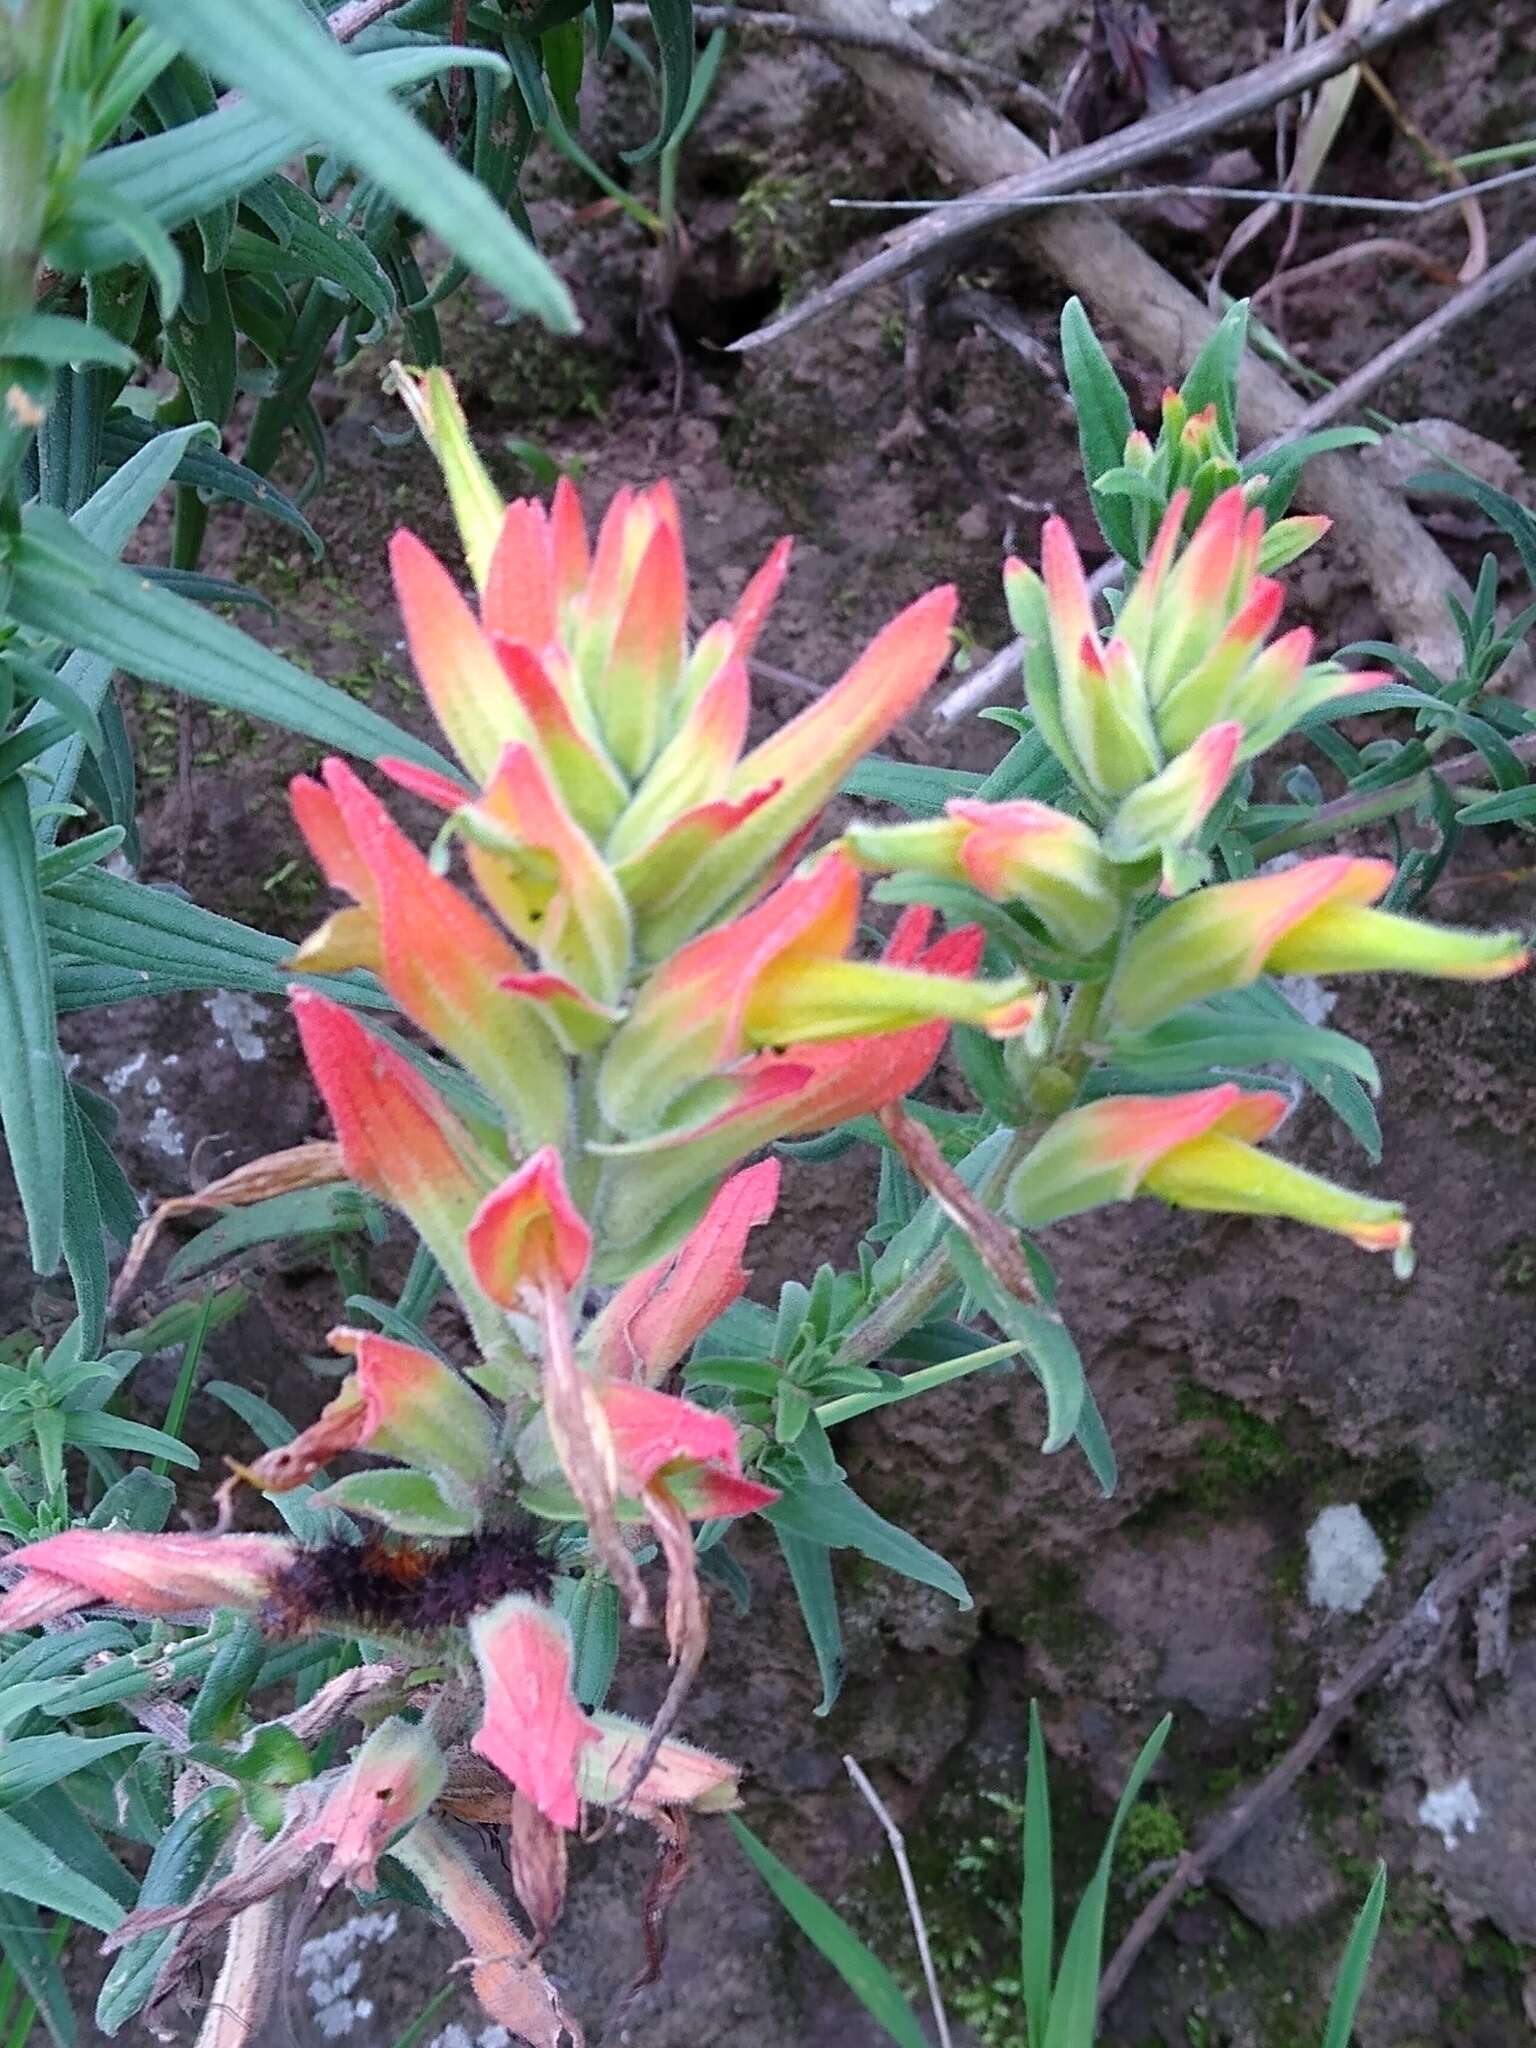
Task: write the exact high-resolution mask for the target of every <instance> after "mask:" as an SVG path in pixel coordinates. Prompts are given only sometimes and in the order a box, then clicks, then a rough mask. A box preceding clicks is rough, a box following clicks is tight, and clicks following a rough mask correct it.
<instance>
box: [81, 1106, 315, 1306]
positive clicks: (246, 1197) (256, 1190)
mask: <svg viewBox="0 0 1536 2048" xmlns="http://www.w3.org/2000/svg"><path fill="white" fill-rule="evenodd" d="M346 1178H347V1170H346V1168H345V1166H344V1165H343V1164H342V1159H341V1147H340V1146H339V1145H336V1144H332V1143H331V1142H330V1141H329V1140H324V1139H315V1140H314V1141H313V1142H311V1143H309V1144H306V1145H291V1146H289V1147H288V1149H287V1150H286V1151H284V1152H268V1153H265V1154H264V1155H263V1156H262V1157H261V1158H260V1159H252V1160H248V1161H247V1162H246V1164H245V1165H244V1166H237V1167H236V1168H235V1170H234V1171H233V1173H226V1174H225V1175H224V1176H223V1177H222V1179H219V1180H211V1181H210V1182H209V1183H208V1185H207V1187H205V1188H200V1189H199V1190H198V1191H197V1193H196V1194H191V1195H172V1197H171V1198H170V1200H169V1201H168V1202H162V1203H161V1204H160V1206H159V1207H158V1208H157V1209H156V1210H155V1211H154V1212H153V1214H152V1215H149V1216H147V1217H146V1218H145V1219H144V1221H143V1222H142V1223H141V1224H140V1225H139V1227H138V1229H137V1230H136V1231H135V1232H134V1233H133V1242H132V1244H130V1245H129V1247H128V1256H127V1258H126V1259H124V1261H123V1270H122V1271H121V1272H120V1273H119V1274H118V1276H117V1284H116V1286H115V1287H114V1288H113V1289H112V1302H111V1306H112V1307H113V1308H114V1309H115V1308H120V1307H121V1306H122V1304H123V1303H124V1302H125V1301H126V1300H128V1298H129V1297H130V1295H132V1293H133V1291H134V1288H135V1286H136V1284H137V1282H138V1277H139V1274H140V1272H141V1271H142V1270H143V1266H144V1261H145V1260H146V1259H147V1258H148V1257H149V1254H150V1253H151V1251H152V1250H153V1249H154V1246H155V1240H156V1238H158V1236H159V1235H160V1230H161V1226H162V1225H163V1224H165V1223H168V1222H169V1221H170V1220H171V1218H172V1217H174V1216H187V1215H190V1214H192V1213H193V1212H194V1211H196V1210H198V1209H244V1208H249V1206H250V1205H251V1203H252V1202H265V1201H267V1200H269V1199H270V1198H271V1197H272V1196H273V1195H291V1194H295V1193H297V1191H298V1190H299V1189H301V1188H318V1187H325V1186H327V1185H329V1184H330V1183H331V1182H333V1181H338V1180H345V1179H346Z"/></svg>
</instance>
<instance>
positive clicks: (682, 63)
mask: <svg viewBox="0 0 1536 2048" xmlns="http://www.w3.org/2000/svg"><path fill="white" fill-rule="evenodd" d="M647 4H648V6H649V7H650V11H651V27H652V28H653V29H654V30H655V32H656V50H657V54H658V56H659V57H660V59H661V115H660V122H659V125H658V127H657V130H656V133H655V135H653V136H652V138H651V140H650V141H649V142H648V143H646V145H645V147H644V148H643V149H636V150H626V151H625V156H626V159H627V161H628V162H630V163H636V164H643V163H649V162H650V160H651V158H652V157H654V156H655V155H657V154H658V152H659V151H660V149H661V147H662V145H663V143H665V142H667V141H669V140H670V138H671V135H672V131H673V130H674V129H675V128H676V126H677V124H678V122H679V121H680V120H681V119H682V116H683V109H684V108H685V107H686V106H687V104H688V88H689V86H690V85H691V84H692V81H693V0H647Z"/></svg>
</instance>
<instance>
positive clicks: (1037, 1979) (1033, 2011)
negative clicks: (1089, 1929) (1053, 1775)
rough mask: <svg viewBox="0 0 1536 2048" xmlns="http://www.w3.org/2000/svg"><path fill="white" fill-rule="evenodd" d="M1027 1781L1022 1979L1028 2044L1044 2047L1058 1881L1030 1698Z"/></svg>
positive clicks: (1040, 1740) (1040, 1741)
mask: <svg viewBox="0 0 1536 2048" xmlns="http://www.w3.org/2000/svg"><path fill="white" fill-rule="evenodd" d="M1027 1768H1028V1775H1027V1776H1026V1778H1025V1780H1024V1894H1023V1898H1022V1899H1021V1901H1020V1905H1019V1984H1020V1988H1021V1990H1022V1992H1023V1997H1024V2016H1025V2023H1026V2025H1027V2027H1028V2029H1029V2043H1028V2048H1041V2044H1042V2043H1043V2041H1044V2039H1045V2025H1046V2021H1047V2019H1048V2018H1049V2016H1050V2010H1051V1970H1052V1967H1053V1964H1054V1961H1055V1952H1056V1880H1055V1875H1054V1873H1053V1871H1052V1869H1051V1785H1050V1779H1049V1776H1048V1775H1047V1771H1046V1762H1045V1737H1044V1736H1043V1735H1042V1733H1041V1730H1040V1708H1039V1705H1038V1703H1037V1702H1036V1701H1034V1700H1031V1701H1030V1703H1029V1763H1028V1767H1027Z"/></svg>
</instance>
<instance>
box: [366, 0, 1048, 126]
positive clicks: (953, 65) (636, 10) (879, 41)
mask: <svg viewBox="0 0 1536 2048" xmlns="http://www.w3.org/2000/svg"><path fill="white" fill-rule="evenodd" d="M367 4H374V0H367ZM388 4H389V5H391V6H396V5H398V4H399V0H388ZM613 18H614V20H615V21H619V22H631V21H649V20H650V19H651V10H650V8H649V7H646V6H643V5H641V4H640V0H620V5H619V6H617V7H615V8H614V10H613ZM693 19H694V22H695V24H696V25H697V26H698V27H699V28H732V29H761V30H766V31H767V32H769V33H770V34H773V35H782V36H792V37H794V38H795V39H796V40H798V41H800V42H806V43H829V44H832V45H834V46H835V45H838V44H841V45H842V46H843V47H844V48H847V49H854V50H877V51H879V52H880V54H881V55H882V56H887V57H896V58H898V59H900V61H901V62H902V63H904V64H916V65H917V66H918V67H919V68H920V69H921V70H924V71H931V72H933V74H934V75H935V77H938V78H952V79H955V80H957V81H959V82H960V83H961V84H964V85H979V86H984V87H986V89H987V90H988V91H989V92H999V93H1002V94H1003V95H1004V96H1005V97H1007V98H1010V99H1016V100H1017V101H1018V102H1019V103H1020V105H1021V106H1025V107H1028V108H1029V110H1030V111H1031V113H1034V114H1037V115H1038V116H1039V117H1040V119H1041V120H1042V121H1043V122H1044V123H1045V124H1046V126H1047V127H1048V128H1053V129H1054V128H1060V127H1062V126H1063V119H1062V113H1061V109H1060V108H1059V107H1058V106H1057V104H1056V102H1055V101H1054V100H1053V99H1052V98H1051V96H1050V94H1049V93H1045V92H1042V91H1041V90H1040V88H1039V86H1037V85H1031V84H1030V83H1029V82H1028V80H1027V79H1023V78H1020V77H1018V76H1017V75H1016V74H1015V73H1014V72H1011V71H1005V70H1004V69H1003V67H1002V66H1001V65H1000V64H987V63H985V62H983V60H982V59H981V58H980V57H961V56H957V55H956V54H955V52H954V51H952V50H940V49H937V48H936V47H935V46H934V45H932V44H927V43H925V44H924V45H922V46H921V47H917V46H914V44H913V43H912V41H911V39H910V38H909V37H907V36H904V35H902V33H901V32H900V30H899V29H891V30H889V31H887V32H883V33H882V31H881V30H879V29H872V28H871V29H842V28H832V27H829V26H828V25H827V24H826V23H824V22H817V21H805V20H803V19H802V18H801V17H800V16H799V15H798V14H779V13H775V12H773V11H772V10H770V9H768V8H766V7H695V8H694V10H693Z"/></svg>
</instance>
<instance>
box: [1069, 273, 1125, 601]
mask: <svg viewBox="0 0 1536 2048" xmlns="http://www.w3.org/2000/svg"><path fill="white" fill-rule="evenodd" d="M1061 358H1062V362H1063V364H1064V366H1065V368H1066V372H1067V383H1068V385H1069V387H1070V388H1071V392H1072V403H1073V405H1074V406H1076V408H1077V438H1078V442H1079V444H1080V446H1081V448H1082V455H1083V474H1084V475H1085V476H1086V477H1088V478H1089V479H1090V481H1091V480H1092V479H1093V478H1094V477H1099V476H1102V475H1103V474H1104V472H1105V471H1106V470H1110V469H1118V468H1119V467H1120V465H1121V463H1122V462H1123V461H1124V460H1125V442H1126V436H1127V435H1128V434H1129V433H1130V431H1131V429H1132V427H1133V426H1134V425H1135V424H1136V423H1135V421H1134V420H1133V419H1132V417H1131V402H1130V400H1129V399H1128V398H1127V397H1126V395H1125V386H1124V385H1123V384H1122V383H1121V382H1120V379H1119V378H1118V377H1117V376H1116V375H1115V373H1114V370H1113V368H1112V367H1111V364H1110V360H1109V357H1108V356H1107V355H1105V353H1104V349H1103V345H1102V343H1101V342H1100V340H1099V337H1098V336H1097V335H1096V334H1095V333H1094V331H1093V327H1092V325H1091V324H1090V322H1089V319H1088V315H1087V314H1086V313H1085V312H1084V311H1083V303H1082V300H1081V299H1068V301H1067V303H1066V304H1065V306H1063V307H1062V309H1061ZM1093 510H1094V516H1095V517H1096V518H1097V520H1098V522H1099V527H1100V530H1101V532H1102V533H1103V535H1104V538H1105V539H1106V540H1107V541H1108V542H1109V544H1110V546H1111V547H1112V548H1113V549H1114V551H1115V553H1116V554H1117V555H1119V556H1121V557H1122V559H1125V560H1130V559H1132V557H1133V553H1134V549H1135V544H1136V522H1135V517H1134V515H1133V513H1132V510H1131V507H1130V505H1129V504H1128V503H1127V502H1126V501H1125V499H1123V498H1115V497H1109V496H1104V495H1101V494H1100V493H1099V492H1097V491H1095V492H1094V493H1093Z"/></svg>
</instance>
